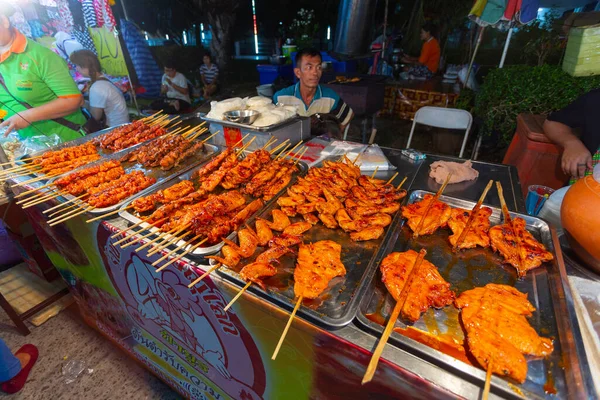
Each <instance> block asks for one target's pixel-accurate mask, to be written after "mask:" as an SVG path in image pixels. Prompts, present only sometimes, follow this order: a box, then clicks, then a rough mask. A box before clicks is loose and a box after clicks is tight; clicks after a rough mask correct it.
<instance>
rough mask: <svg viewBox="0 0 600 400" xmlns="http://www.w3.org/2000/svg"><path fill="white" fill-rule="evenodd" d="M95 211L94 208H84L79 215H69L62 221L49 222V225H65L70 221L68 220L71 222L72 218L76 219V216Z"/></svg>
mask: <svg viewBox="0 0 600 400" xmlns="http://www.w3.org/2000/svg"><path fill="white" fill-rule="evenodd" d="M93 209H94V207H89V208H83V209H81V210H79V211H78V212H77V213H75V214H71V215H69V216H63V218H62V219H59V220H53V221H52V222H50V221H48V225H49V226H54V225H58V224H60V223H63V222H65V221H68V220H70V219H71V218H74V217H76V216H78V215H81V214H83V213H86V212H88V211H91V210H93ZM76 211H77V210H76Z"/></svg>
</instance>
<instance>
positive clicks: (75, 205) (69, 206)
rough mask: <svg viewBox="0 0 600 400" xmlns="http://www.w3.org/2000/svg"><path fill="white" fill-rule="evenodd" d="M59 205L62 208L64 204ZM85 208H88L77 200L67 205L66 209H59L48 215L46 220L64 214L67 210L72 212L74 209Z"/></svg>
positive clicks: (83, 202)
mask: <svg viewBox="0 0 600 400" xmlns="http://www.w3.org/2000/svg"><path fill="white" fill-rule="evenodd" d="M86 194H87V193H86ZM60 205H61V206H62V205H64V204H60ZM87 206H88V204H87V203H86V202H85V201H81V200H79V199H77V200H76V201H74V202H73V203H71V205H68V206H67V207H64V208H61V209H60V210H57V211H54V212H53V213H52V214H48V219H52V218H55V217H56V216H57V215H58V214H62V213H65V212H67V211H68V210H71V211H73V210H75V209H76V208H85V207H87Z"/></svg>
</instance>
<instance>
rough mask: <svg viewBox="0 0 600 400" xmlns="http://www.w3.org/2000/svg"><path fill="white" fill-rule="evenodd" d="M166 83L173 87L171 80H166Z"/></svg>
mask: <svg viewBox="0 0 600 400" xmlns="http://www.w3.org/2000/svg"><path fill="white" fill-rule="evenodd" d="M165 82H167V85H172V84H173V82H172V81H171V80H170V79H169V78H166V79H165Z"/></svg>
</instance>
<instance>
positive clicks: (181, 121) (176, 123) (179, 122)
mask: <svg viewBox="0 0 600 400" xmlns="http://www.w3.org/2000/svg"><path fill="white" fill-rule="evenodd" d="M181 123H183V120H182V119H180V120H179V121H177V122H175V123H174V124H173V125H171V126H170V127H169V129H173V128H175V127H176V126H177V125H179V124H181Z"/></svg>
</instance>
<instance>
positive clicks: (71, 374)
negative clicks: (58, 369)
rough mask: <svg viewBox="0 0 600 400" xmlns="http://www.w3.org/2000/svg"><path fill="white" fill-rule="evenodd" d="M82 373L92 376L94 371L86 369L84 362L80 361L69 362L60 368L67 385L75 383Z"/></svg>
mask: <svg viewBox="0 0 600 400" xmlns="http://www.w3.org/2000/svg"><path fill="white" fill-rule="evenodd" d="M83 372H86V373H87V374H92V373H93V372H94V370H93V369H92V368H87V364H86V362H85V361H82V360H70V361H69V362H67V363H66V364H65V365H63V367H62V375H63V376H64V377H65V383H66V384H67V385H69V384H71V383H73V382H75V381H76V380H77V378H78V377H79V376H80V375H81V374H82V373H83Z"/></svg>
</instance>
